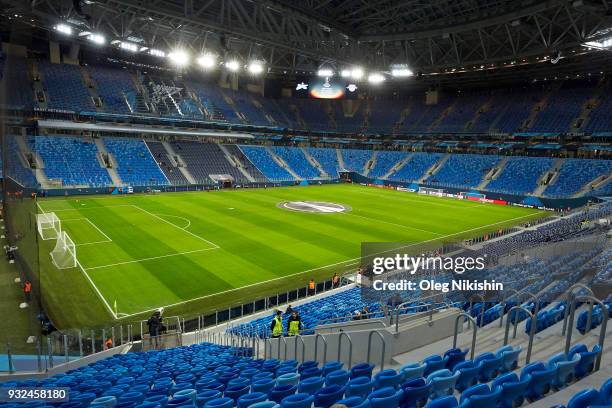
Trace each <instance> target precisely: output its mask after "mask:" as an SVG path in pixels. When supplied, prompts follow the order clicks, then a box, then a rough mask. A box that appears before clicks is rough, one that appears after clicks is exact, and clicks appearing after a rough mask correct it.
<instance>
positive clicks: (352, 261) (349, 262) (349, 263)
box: [120, 211, 546, 319]
mask: <svg viewBox="0 0 612 408" xmlns="http://www.w3.org/2000/svg"><path fill="white" fill-rule="evenodd" d="M544 212H546V211H540V212H537V213H533V214H527V215H523V216H521V217H515V218H510V219H507V220H503V221H499V222H494V223H491V224H487V225H481V226H479V227H475V228H470V229H468V230H464V231H459V232H455V233H453V234H448V235H444V236H441V237H438V238H432V239H428V240H426V241H421V242H417V243H414V244H409V245H404V246H402V247H400V248H394V250H399V249H404V248H409V247H413V246H415V245H421V244H425V243H427V242H433V241H437V240H440V239H444V238H450V237H453V236H455V235H461V234H465V233H467V232H471V231H476V230H479V229H483V228H488V227H492V226H494V225H498V224H503V223H506V222H511V221H516V220H519V219H522V218H527V217H532V216H534V215H536V214H541V213H544ZM381 253H383V252H381ZM372 255H378V254H372ZM360 261H361V257H359V258H353V259H347V260H346V261H341V262H336V263H333V264H329V265H324V266H319V267H317V268H312V269H307V270H305V271H300V272H296V273H292V274H290V275H285V276H279V277H278V278H272V279H268V280H265V281H261V282H255V283H251V284H249V285H245V286H240V287H238V288H232V289H227V290H224V291H221V292H216V293H211V294H210V295H204V296H198V297H195V298H192V299H188V300H183V301H180V302H176V303H171V304H168V305H163V306H158V307H156V308H154V309H148V310H143V311H141V312H137V313H132V314H129V315H126V316H122V317H120V319H124V318H127V317H131V316H136V315H139V314H143V313H147V312H152V311H155V310H158V309H159V308H160V307H164V308H168V307H174V306H179V305H182V304H185V303H189V302H194V301H196V300H202V299H206V298H209V297H212V296H217V295H223V294H225V293H230V292H234V291H237V290H241V289H246V288H250V287H253V286H258V285H263V284H265V283H270V282H274V281H277V280H280V279H286V278H291V277H293V276H298V275H302V274H305V273H308V272H314V271H318V270H321V269H325V268H329V267H332V266H338V265H346V266H352V265H357V264H359V262H360Z"/></svg>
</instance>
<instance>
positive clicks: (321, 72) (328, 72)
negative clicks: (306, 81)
mask: <svg viewBox="0 0 612 408" xmlns="http://www.w3.org/2000/svg"><path fill="white" fill-rule="evenodd" d="M317 75H318V76H320V77H330V76H334V71H332V70H331V69H329V68H322V69H320V70H319V71H318V72H317Z"/></svg>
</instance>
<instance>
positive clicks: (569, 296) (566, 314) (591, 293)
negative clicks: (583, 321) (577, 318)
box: [561, 283, 595, 336]
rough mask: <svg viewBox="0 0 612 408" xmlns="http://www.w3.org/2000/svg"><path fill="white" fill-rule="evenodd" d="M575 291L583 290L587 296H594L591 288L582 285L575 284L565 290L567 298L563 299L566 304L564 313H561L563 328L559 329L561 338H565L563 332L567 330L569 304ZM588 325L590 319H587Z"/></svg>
mask: <svg viewBox="0 0 612 408" xmlns="http://www.w3.org/2000/svg"><path fill="white" fill-rule="evenodd" d="M576 289H584V290H586V291H587V292H588V296H595V294H594V293H593V290H591V288H589V287H588V286H586V285H583V284H582V283H576V284H574V285H572V286H571V287H570V288H569V289H568V290H567V296H566V297H565V300H566V304H565V313H563V328H562V329H561V336H565V331H566V330H567V318H568V317H569V308H570V303H571V302H572V299H573V298H574V290H576ZM589 316H590V314H589ZM589 323H590V319H589ZM588 327H591V325H590V324H589V325H588Z"/></svg>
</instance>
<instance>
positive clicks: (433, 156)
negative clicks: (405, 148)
mask: <svg viewBox="0 0 612 408" xmlns="http://www.w3.org/2000/svg"><path fill="white" fill-rule="evenodd" d="M442 156H443V154H441V153H422V152H417V153H414V154H413V155H412V156H411V157H410V160H408V162H407V163H406V164H405V165H404V166H403V167H402V168H401V169H399V170H398V171H396V172H395V173H393V174H392V175H391V177H389V180H394V181H418V180H419V179H420V178H421V177H423V176H424V175H425V172H427V170H429V169H430V168H431V166H433V165H434V164H436V163H437V162H438V161H439V160H440V159H441V158H442Z"/></svg>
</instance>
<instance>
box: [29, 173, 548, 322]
mask: <svg viewBox="0 0 612 408" xmlns="http://www.w3.org/2000/svg"><path fill="white" fill-rule="evenodd" d="M285 202H297V203H299V204H304V202H314V203H319V204H307V205H306V206H307V209H308V208H311V209H312V208H315V209H316V210H323V211H322V212H321V211H319V212H300V211H294V210H290V209H287V208H285V206H283V205H281V204H282V203H285ZM320 203H323V204H320ZM324 203H335V204H340V205H341V206H344V207H345V208H347V209H348V211H346V212H338V211H336V210H335V208H336V207H333V206H330V207H328V206H326V204H324ZM308 206H310V207H308ZM38 207H39V210H40V211H41V212H54V213H55V214H56V215H57V216H58V217H59V218H60V220H61V224H62V229H63V230H64V231H66V232H67V233H68V234H69V236H70V237H71V238H72V240H73V241H74V243H75V244H76V250H77V259H78V267H77V268H73V269H63V270H58V269H56V268H55V267H54V266H53V265H52V264H51V262H50V257H49V255H48V253H49V252H50V250H51V249H52V248H53V245H54V242H53V241H41V242H42V245H41V254H40V259H41V269H42V272H41V282H42V283H41V285H43V289H44V293H45V296H46V303H48V305H47V306H48V309H50V314H51V316H52V318H53V319H54V321H55V322H56V324H58V325H60V326H63V327H79V326H83V327H87V326H97V325H99V324H100V323H101V322H110V321H112V320H115V319H127V320H137V319H138V318H142V317H143V316H146V314H148V313H150V311H151V310H152V309H155V308H158V307H160V306H165V307H166V308H168V311H167V312H166V313H167V314H171V313H181V314H193V315H195V314H198V313H205V312H209V311H212V310H215V309H217V308H218V309H221V308H222V307H227V306H231V305H234V306H235V305H238V304H239V303H241V302H250V301H253V300H255V299H258V298H259V297H263V296H264V295H272V294H275V293H278V292H284V291H287V290H292V289H296V288H297V287H303V286H305V285H306V284H307V282H308V280H309V279H310V278H314V279H316V280H323V279H329V277H330V276H331V275H332V274H333V273H334V272H339V273H342V272H346V271H354V270H355V269H356V268H357V266H358V264H359V262H358V261H359V259H358V258H359V256H360V248H361V243H362V242H414V243H419V242H432V241H435V242H442V241H444V242H452V241H458V240H461V239H464V238H468V237H474V236H478V235H481V234H483V233H485V232H490V231H497V230H498V229H500V228H501V227H506V226H511V225H517V224H522V223H525V222H527V221H529V220H530V219H534V218H538V217H542V216H546V215H547V213H545V212H543V211H538V210H531V209H525V208H519V207H511V206H499V205H491V204H481V203H477V202H471V201H462V200H453V199H445V198H439V197H432V196H422V195H417V194H411V193H406V192H399V191H395V190H385V189H377V188H371V187H364V186H359V185H323V186H308V187H282V188H272V189H245V190H222V191H214V192H187V193H165V194H159V195H131V196H128V195H126V196H97V197H80V198H75V197H70V198H67V199H64V198H62V199H42V200H39V203H38ZM327 210H329V212H327ZM45 259H47V261H45ZM115 305H116V309H115Z"/></svg>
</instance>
